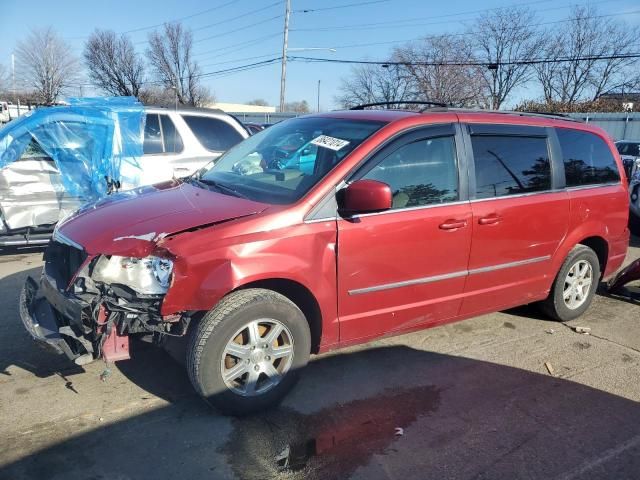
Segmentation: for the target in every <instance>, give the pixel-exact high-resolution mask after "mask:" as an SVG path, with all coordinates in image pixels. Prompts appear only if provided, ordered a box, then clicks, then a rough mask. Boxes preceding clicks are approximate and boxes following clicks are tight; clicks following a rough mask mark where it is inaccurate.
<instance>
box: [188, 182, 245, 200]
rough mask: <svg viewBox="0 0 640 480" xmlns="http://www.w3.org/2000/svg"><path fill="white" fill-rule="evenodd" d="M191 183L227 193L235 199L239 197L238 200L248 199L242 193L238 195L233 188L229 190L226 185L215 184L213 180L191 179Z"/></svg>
mask: <svg viewBox="0 0 640 480" xmlns="http://www.w3.org/2000/svg"><path fill="white" fill-rule="evenodd" d="M192 181H193V182H194V183H196V184H199V185H206V186H207V187H213V188H215V189H217V190H219V191H221V192H223V193H225V192H226V193H229V194H231V195H233V196H235V197H240V198H249V197H247V196H246V195H245V194H244V193H240V192H239V191H238V190H236V189H235V188H231V187H230V186H228V185H225V184H224V183H219V182H216V181H214V180H209V179H204V178H198V179H196V178H193V179H192Z"/></svg>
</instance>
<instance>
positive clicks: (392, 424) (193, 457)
mask: <svg viewBox="0 0 640 480" xmlns="http://www.w3.org/2000/svg"><path fill="white" fill-rule="evenodd" d="M638 247H640V242H638V240H637V239H633V240H632V248H631V249H630V251H629V256H628V259H627V263H628V261H631V259H633V258H638V257H640V248H638ZM41 257H42V253H41V252H39V251H28V250H27V251H20V252H9V253H5V254H3V255H1V256H0V305H2V313H1V315H0V479H11V480H20V479H43V478H47V479H65V480H68V479H110V480H111V479H118V480H125V479H139V478H153V479H164V478H182V479H205V478H210V479H271V478H273V479H298V478H311V479H334V478H336V479H347V478H353V479H403V480H406V479H414V478H416V479H430V478H434V479H510V480H511V479H519V478H523V479H525V478H527V479H528V478H531V479H563V480H568V479H578V478H580V479H581V478H589V479H591V478H594V479H616V480H620V479H634V478H640V403H638V402H639V401H640V368H639V366H640V301H636V300H634V299H633V298H629V299H625V298H613V297H609V296H606V295H603V294H599V295H598V296H597V297H596V299H595V301H594V303H593V305H592V306H591V308H590V309H589V311H588V312H587V314H585V315H584V316H583V317H582V318H580V319H577V320H575V321H573V322H571V323H570V324H569V325H562V324H559V323H556V322H552V321H549V320H547V319H546V318H545V317H544V316H543V315H541V314H540V313H539V312H538V311H537V309H535V308H534V307H531V306H527V307H522V308H518V309H514V310H510V311H508V312H500V313H496V314H491V315H485V316H482V317H478V318H474V319H470V320H466V321H463V322H458V323H454V324H450V325H447V326H443V327H438V328H433V329H430V330H425V331H421V332H418V333H413V334H409V335H403V336H400V337H395V338H390V339H385V340H381V341H377V342H372V343H369V344H366V345H363V346H359V347H356V348H350V349H347V350H342V351H338V352H333V353H330V354H325V355H321V356H316V357H314V358H312V361H311V363H310V364H309V366H308V367H307V368H306V369H305V370H304V371H303V372H302V379H301V381H300V383H299V384H298V385H297V387H296V388H295V390H294V391H293V392H292V393H291V394H290V395H289V396H288V397H287V398H286V400H285V401H284V403H283V404H282V406H281V407H279V408H278V409H275V410H273V411H270V412H267V413H264V414H262V415H256V416H254V417H251V418H242V419H238V418H229V417H224V416H221V415H220V414H218V413H217V412H216V411H214V410H212V409H210V408H209V407H208V406H207V405H205V404H204V402H202V401H201V400H200V399H199V398H198V397H197V395H196V394H195V392H194V391H193V389H192V387H191V385H190V384H189V381H188V378H187V376H186V372H185V371H184V369H183V367H182V366H181V365H180V364H179V363H178V362H176V361H175V360H173V359H172V358H171V357H170V356H169V355H168V354H167V353H166V352H164V351H163V350H160V349H158V348H155V347H154V346H152V345H149V344H145V343H142V342H134V343H133V345H132V355H133V359H132V360H130V361H126V362H119V363H116V364H115V366H111V367H110V368H108V369H107V368H106V365H105V364H104V363H102V362H94V363H92V364H89V365H87V366H85V367H84V368H80V367H74V366H73V365H72V364H70V363H69V362H68V361H67V360H66V359H65V358H63V357H59V356H56V355H53V354H50V353H49V352H47V351H44V350H41V349H40V348H38V347H37V346H36V345H35V344H34V342H33V341H32V340H31V339H30V338H29V337H28V335H27V333H26V332H25V331H24V329H23V327H22V324H21V322H20V319H19V317H18V308H17V302H18V296H19V292H20V288H21V286H22V284H23V283H24V281H25V278H26V276H27V275H35V276H37V275H39V272H40V269H41V265H42V261H41ZM638 291H640V289H638ZM638 291H636V293H637V292H638ZM637 298H640V296H638V297H637ZM576 326H581V327H589V328H590V329H591V330H590V334H581V333H577V332H576V331H575V330H574V329H573V328H572V327H576ZM101 377H103V378H104V381H103V380H101Z"/></svg>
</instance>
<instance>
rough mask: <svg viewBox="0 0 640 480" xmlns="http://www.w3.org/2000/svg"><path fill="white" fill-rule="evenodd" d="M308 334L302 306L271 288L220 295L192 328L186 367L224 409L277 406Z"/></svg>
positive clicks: (305, 353) (300, 361) (305, 354)
mask: <svg viewBox="0 0 640 480" xmlns="http://www.w3.org/2000/svg"><path fill="white" fill-rule="evenodd" d="M310 351H311V334H310V332H309V324H308V323H307V320H306V318H305V316H304V314H303V313H302V312H301V311H300V309H299V308H298V307H297V306H296V305H295V304H294V303H293V302H291V301H290V300H289V299H288V298H286V297H285V296H283V295H280V294H279V293H276V292H274V291H272V290H266V289H259V288H251V289H246V290H238V291H235V292H233V293H231V294H229V295H227V296H226V297H224V298H223V299H222V300H221V301H220V302H219V303H218V305H216V306H215V307H214V308H213V310H211V311H210V312H208V313H207V314H206V315H205V316H204V317H203V318H202V320H201V321H200V322H199V324H198V325H197V329H196V330H195V331H194V332H192V335H191V338H190V341H189V346H188V348H187V370H188V371H189V378H190V379H191V383H192V384H193V386H194V388H195V389H196V391H197V392H198V393H199V394H200V395H201V396H202V397H203V398H204V399H205V400H206V401H207V402H208V403H209V404H210V405H212V406H214V407H216V408H217V409H218V410H220V411H221V412H222V413H225V414H231V415H246V414H250V413H253V412H257V411H259V410H263V409H266V408H269V407H272V406H274V405H277V404H278V403H279V402H280V401H281V400H282V398H283V397H284V396H285V395H286V394H287V393H288V392H289V390H291V388H293V386H294V385H295V383H296V381H297V379H298V374H299V371H300V369H302V368H304V366H305V365H306V364H307V362H308V361H309V352H310Z"/></svg>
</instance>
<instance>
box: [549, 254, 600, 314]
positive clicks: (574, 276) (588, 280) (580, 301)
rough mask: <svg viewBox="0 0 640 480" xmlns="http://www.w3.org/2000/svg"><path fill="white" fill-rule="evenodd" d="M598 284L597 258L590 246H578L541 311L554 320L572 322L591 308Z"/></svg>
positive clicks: (560, 272)
mask: <svg viewBox="0 0 640 480" xmlns="http://www.w3.org/2000/svg"><path fill="white" fill-rule="evenodd" d="M599 281H600V261H599V260H598V256H597V255H596V254H595V252H594V251H593V250H592V249H590V248H589V247H587V246H585V245H576V246H575V247H573V249H572V250H571V251H570V252H569V255H568V256H567V259H566V260H565V261H564V263H563V264H562V267H561V268H560V271H559V272H558V275H557V276H556V279H555V280H554V282H553V285H552V287H551V291H550V292H549V296H548V297H547V298H546V300H544V301H543V302H542V309H543V310H544V311H545V313H547V315H549V316H550V317H552V318H553V319H555V320H559V321H561V322H568V321H569V320H573V319H574V318H577V317H579V316H580V315H582V314H583V313H584V312H585V310H586V309H587V308H589V305H591V301H592V300H593V296H594V295H595V292H596V289H597V287H598V282H599Z"/></svg>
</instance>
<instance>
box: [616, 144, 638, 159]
mask: <svg viewBox="0 0 640 480" xmlns="http://www.w3.org/2000/svg"><path fill="white" fill-rule="evenodd" d="M616 147H618V153H619V154H620V155H632V156H634V157H640V143H631V142H620V143H618V144H616Z"/></svg>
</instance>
